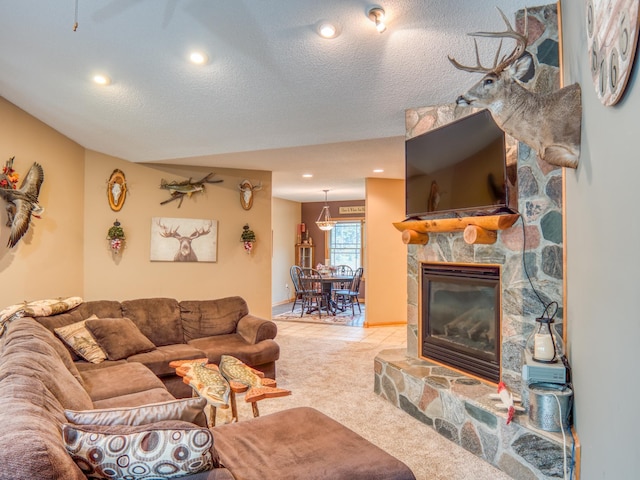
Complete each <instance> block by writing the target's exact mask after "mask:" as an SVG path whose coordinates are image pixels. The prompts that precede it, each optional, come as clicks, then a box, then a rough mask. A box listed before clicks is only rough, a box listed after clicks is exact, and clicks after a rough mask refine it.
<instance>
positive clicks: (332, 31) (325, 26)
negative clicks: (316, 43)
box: [318, 23, 338, 38]
mask: <svg viewBox="0 0 640 480" xmlns="http://www.w3.org/2000/svg"><path fill="white" fill-rule="evenodd" d="M318 33H319V34H320V36H321V37H322V38H336V37H337V36H338V29H337V28H336V27H335V25H333V24H332V23H321V24H320V26H319V27H318Z"/></svg>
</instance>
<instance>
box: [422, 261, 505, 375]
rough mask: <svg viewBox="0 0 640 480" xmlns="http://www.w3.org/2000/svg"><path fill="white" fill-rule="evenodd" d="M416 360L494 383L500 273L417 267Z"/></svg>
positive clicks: (457, 266)
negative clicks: (419, 271)
mask: <svg viewBox="0 0 640 480" xmlns="http://www.w3.org/2000/svg"><path fill="white" fill-rule="evenodd" d="M421 305H422V312H421V322H420V326H421V328H420V338H421V345H420V347H421V348H420V356H421V357H422V358H425V359H428V360H435V361H436V362H440V363H444V364H445V365H448V366H451V367H453V368H456V369H460V370H462V371H464V372H466V373H469V374H471V375H474V376H477V377H480V378H482V379H484V380H488V381H490V382H494V383H497V382H499V381H500V268H499V267H498V266H494V265H477V264H476V265H460V264H429V263H427V264H423V265H422V302H421Z"/></svg>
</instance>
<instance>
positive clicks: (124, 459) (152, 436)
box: [62, 420, 214, 479]
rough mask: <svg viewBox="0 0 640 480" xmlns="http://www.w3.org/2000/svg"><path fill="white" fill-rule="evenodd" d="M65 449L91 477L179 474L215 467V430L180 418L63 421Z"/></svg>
mask: <svg viewBox="0 0 640 480" xmlns="http://www.w3.org/2000/svg"><path fill="white" fill-rule="evenodd" d="M62 436H63V439H64V442H65V445H66V448H67V451H68V452H69V454H70V455H71V457H72V458H73V459H74V461H75V462H76V463H77V464H78V466H79V467H80V469H81V470H82V471H83V472H84V473H85V474H86V475H87V476H88V477H91V478H106V479H111V478H113V479H116V478H176V477H182V476H184V475H187V474H193V473H198V472H202V471H205V470H211V469H212V468H213V467H214V458H213V454H212V449H213V435H212V433H211V431H210V430H208V429H207V428H202V427H198V426H197V425H193V424H192V423H188V422H182V421H176V420H173V421H163V422H157V423H154V424H152V425H139V426H128V425H108V426H103V425H72V424H68V423H67V424H64V425H63V426H62Z"/></svg>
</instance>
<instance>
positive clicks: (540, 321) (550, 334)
mask: <svg viewBox="0 0 640 480" xmlns="http://www.w3.org/2000/svg"><path fill="white" fill-rule="evenodd" d="M552 304H555V307H556V311H555V312H554V313H553V315H552V316H547V315H546V314H547V310H548V309H549V306H550V305H551V304H550V305H548V306H547V308H546V309H545V311H544V314H543V316H542V317H540V318H536V325H535V328H534V329H533V332H531V335H529V338H528V339H527V345H526V348H527V349H528V351H529V353H531V356H532V358H533V360H535V361H536V362H542V363H555V362H557V361H558V360H559V359H560V357H562V355H563V354H564V349H563V342H562V339H561V338H560V337H559V335H558V333H557V332H556V329H555V324H554V319H553V317H555V314H556V312H557V310H558V305H557V304H556V303H555V302H552Z"/></svg>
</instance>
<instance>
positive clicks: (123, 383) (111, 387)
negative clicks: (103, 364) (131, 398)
mask: <svg viewBox="0 0 640 480" xmlns="http://www.w3.org/2000/svg"><path fill="white" fill-rule="evenodd" d="M80 374H81V375H82V378H84V384H85V388H86V389H87V392H88V393H89V395H90V397H91V400H93V401H94V402H95V401H97V400H103V399H105V398H113V397H119V396H122V395H128V394H130V393H137V392H144V391H145V390H152V389H154V388H162V389H164V386H163V385H162V381H160V379H159V378H158V377H156V376H155V375H154V374H153V372H152V371H151V370H149V369H148V368H147V367H145V366H144V365H142V364H141V363H135V362H131V363H125V364H124V365H114V366H112V367H107V368H98V369H94V370H87V371H82V372H80ZM162 400H165V399H162ZM66 408H69V409H70V410H89V409H90V408H91V406H89V407H81V408H73V407H66Z"/></svg>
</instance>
